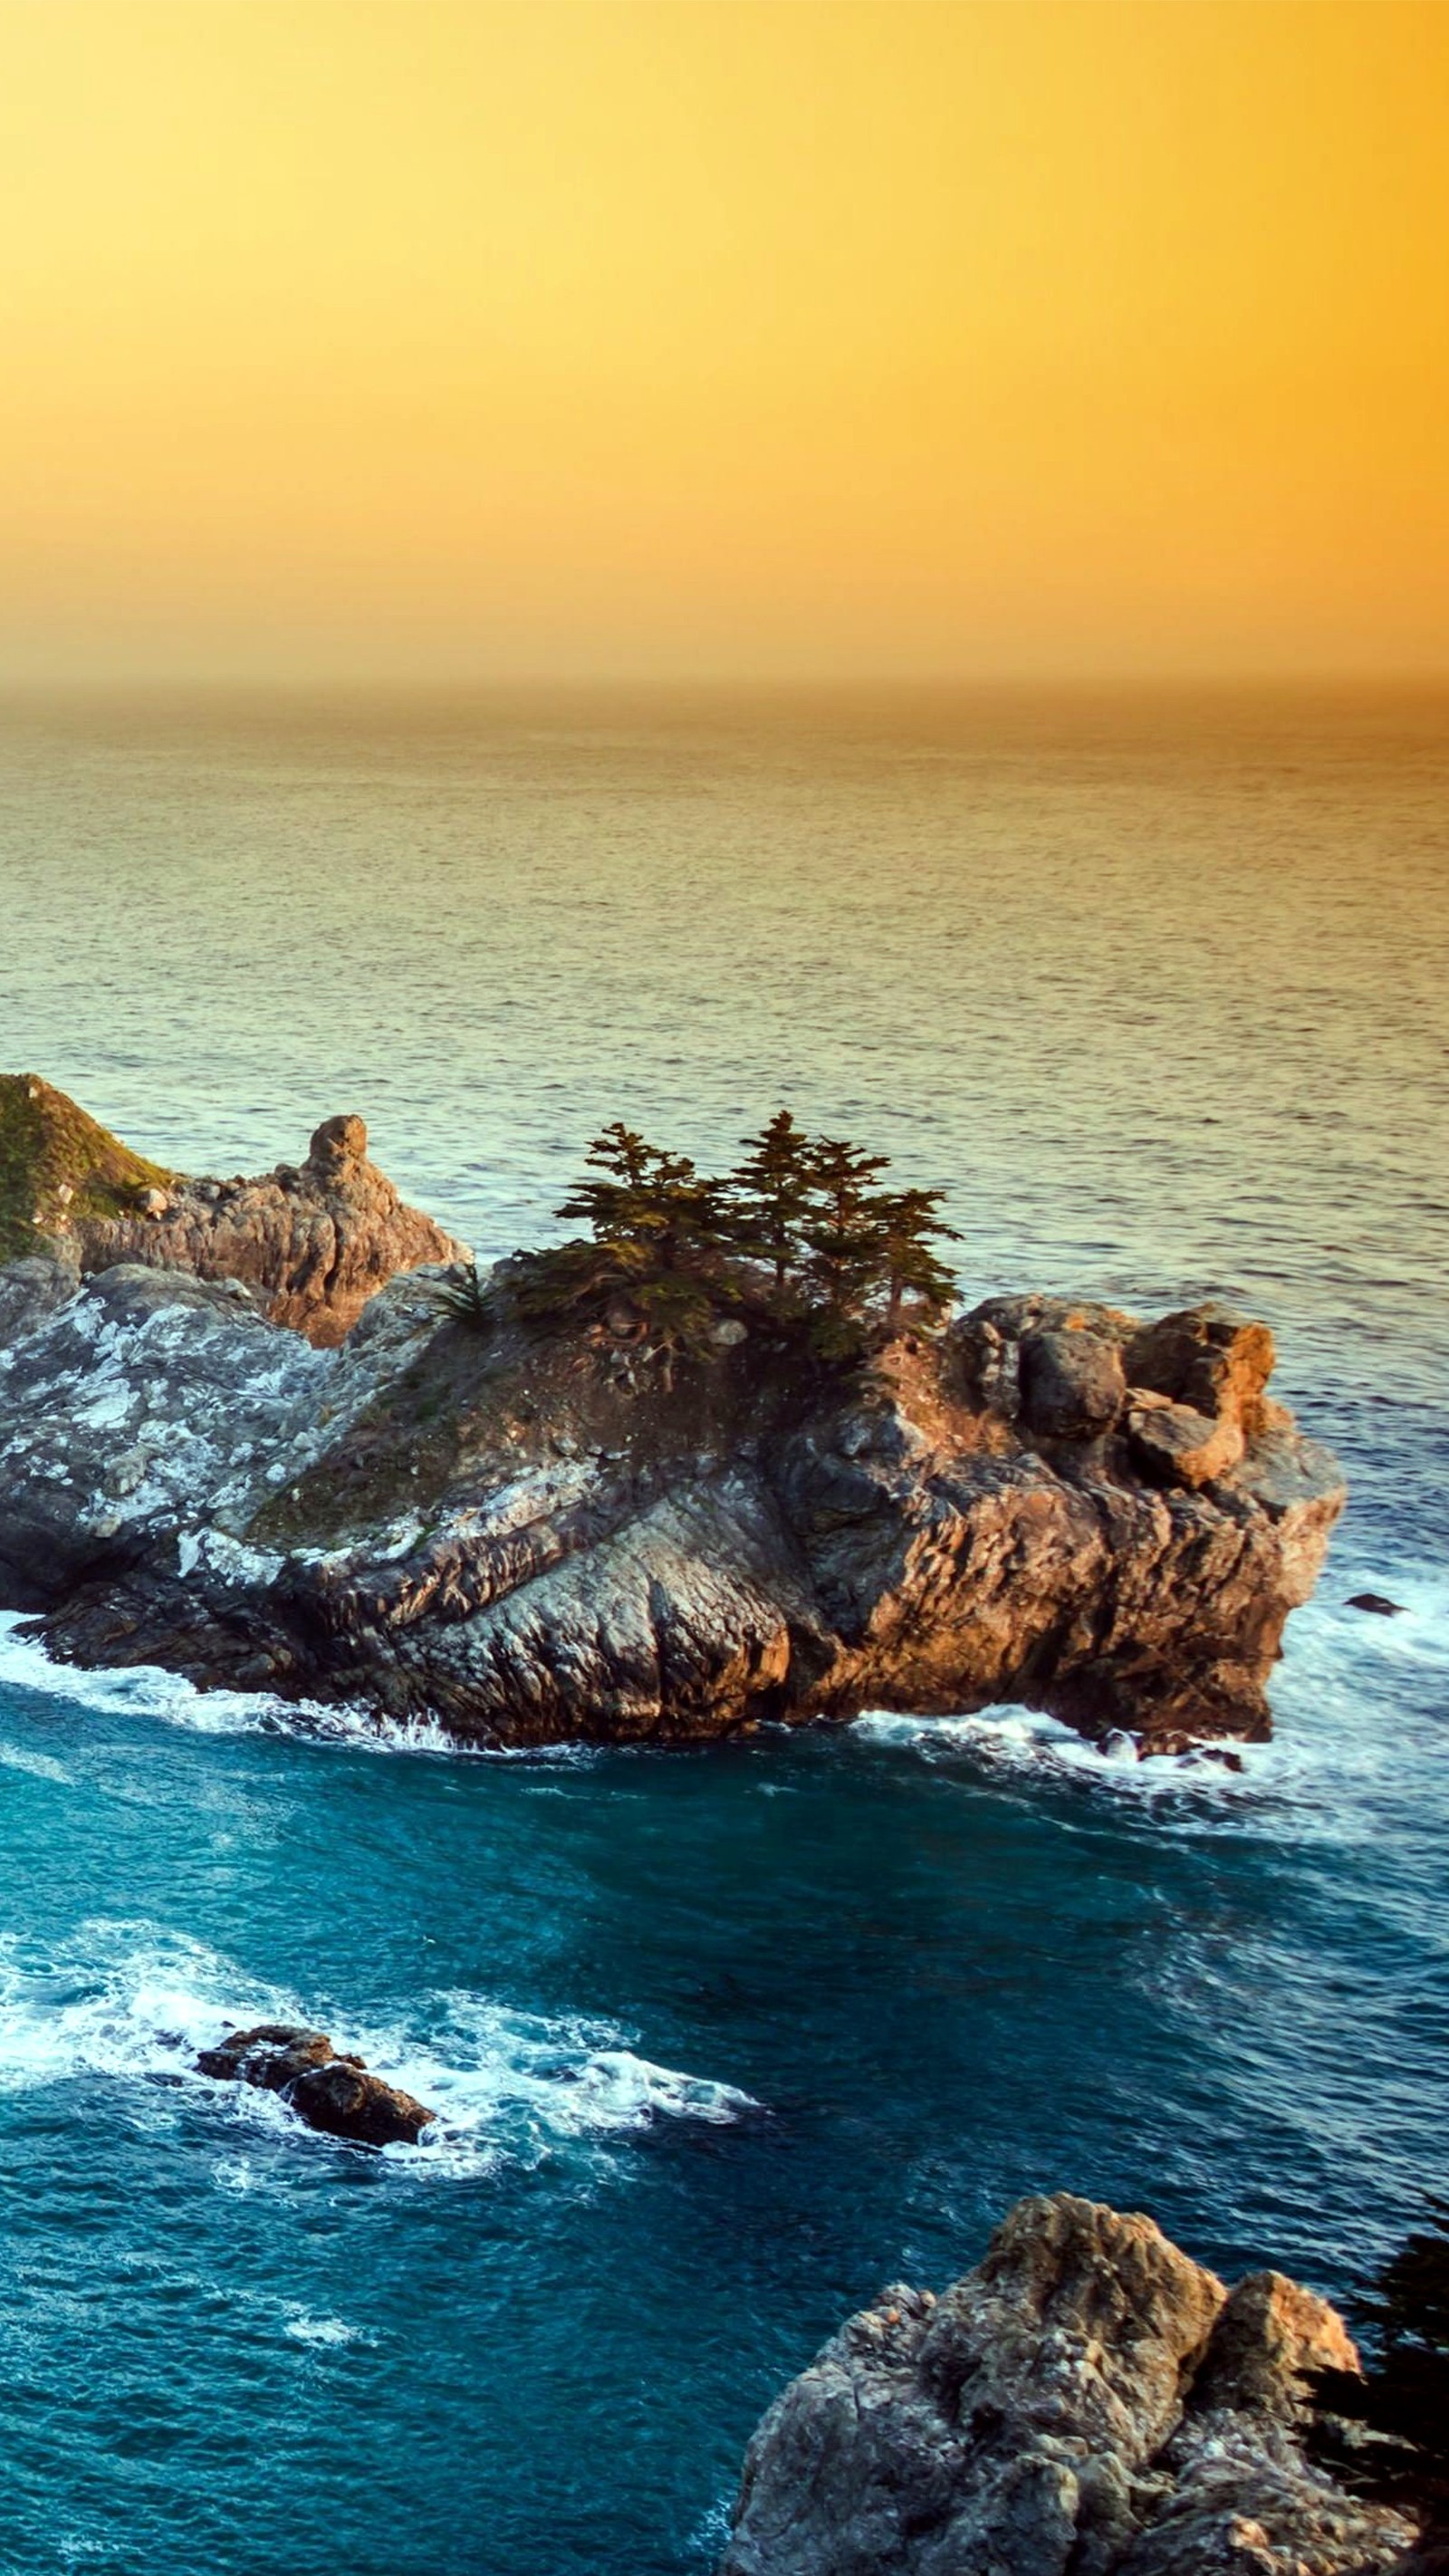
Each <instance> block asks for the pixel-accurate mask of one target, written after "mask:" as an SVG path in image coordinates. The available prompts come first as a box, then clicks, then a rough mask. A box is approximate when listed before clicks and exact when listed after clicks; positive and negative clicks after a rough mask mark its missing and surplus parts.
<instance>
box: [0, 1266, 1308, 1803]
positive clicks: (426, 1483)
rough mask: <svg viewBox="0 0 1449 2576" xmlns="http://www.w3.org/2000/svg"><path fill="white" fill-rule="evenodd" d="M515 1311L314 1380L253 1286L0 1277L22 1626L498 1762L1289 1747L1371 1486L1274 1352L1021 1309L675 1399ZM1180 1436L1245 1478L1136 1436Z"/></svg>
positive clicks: (6, 1437)
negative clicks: (1293, 1654) (579, 1750)
mask: <svg viewBox="0 0 1449 2576" xmlns="http://www.w3.org/2000/svg"><path fill="white" fill-rule="evenodd" d="M509 1283H510V1273H509V1268H508V1265H503V1266H502V1267H501V1268H500V1270H499V1272H498V1273H496V1274H495V1276H494V1280H493V1283H492V1284H491V1286H490V1290H489V1295H488V1300H487V1303H486V1310H485V1312H484V1313H483V1314H482V1316H481V1317H480V1319H479V1320H480V1324H481V1329H479V1330H475V1331H470V1330H468V1329H467V1328H466V1326H465V1324H464V1323H462V1322H460V1321H458V1320H457V1319H455V1318H452V1317H450V1316H449V1315H448V1314H447V1313H446V1312H444V1311H442V1309H441V1308H440V1305H439V1301H438V1297H437V1294H436V1278H435V1276H432V1275H430V1274H429V1273H428V1272H426V1271H425V1272H423V1273H421V1274H419V1275H416V1276H412V1277H407V1278H402V1279H397V1280H394V1281H393V1282H392V1283H391V1285H389V1286H388V1287H387V1288H385V1289H383V1290H382V1291H381V1293H380V1294H378V1295H377V1296H375V1297H373V1298H372V1300H371V1301H370V1303H369V1304H368V1305H367V1307H366V1308H365V1310H364V1312H363V1314H362V1317H361V1320H360V1321H359V1322H358V1323H357V1325H356V1326H355V1327H354V1329H353V1331H352V1332H351V1333H350V1334H349V1335H348V1336H347V1338H346V1340H345V1341H344V1342H343V1343H342V1344H341V1345H340V1347H337V1348H316V1347H313V1346H312V1345H311V1344H309V1342H308V1341H307V1340H305V1339H303V1338H302V1337H301V1336H300V1335H298V1334H297V1333H294V1332H291V1331H287V1330H284V1329H281V1328H279V1327H278V1326H277V1324H276V1323H275V1322H273V1321H269V1320H267V1318H266V1317H264V1316H263V1315H262V1314H260V1313H259V1312H258V1311H257V1310H256V1303H255V1299H254V1297H253V1296H252V1294H251V1293H250V1292H249V1291H248V1290H247V1289H246V1288H244V1287H242V1286H239V1285H238V1283H236V1282H231V1283H228V1284H210V1283H207V1282H204V1281H201V1280H199V1279H197V1278H195V1277H192V1276H181V1275H178V1274H173V1273H164V1272H161V1271H158V1270H154V1269H150V1268H143V1267H138V1266H136V1265H133V1264H128V1263H123V1264H118V1265H116V1266H113V1267H111V1268H109V1269H107V1270H105V1271H103V1272H102V1273H100V1274H99V1275H95V1276H90V1277H87V1278H85V1279H83V1280H81V1281H80V1282H79V1283H78V1284H77V1282H76V1280H75V1277H74V1274H73V1273H71V1272H67V1271H66V1270H64V1269H63V1268H62V1267H60V1266H58V1265H57V1264H55V1263H53V1262H52V1263H46V1262H44V1261H30V1262H22V1263H17V1264H14V1265H12V1267H11V1268H10V1269H9V1270H6V1271H0V1600H3V1601H4V1602H5V1603H7V1604H9V1605H10V1606H12V1607H16V1606H18V1607H24V1608H29V1609H36V1610H40V1611H43V1612H44V1613H45V1617H46V1627H45V1633H46V1635H47V1637H48V1638H49V1640H50V1642H51V1644H52V1646H53V1647H54V1649H55V1650H56V1651H57V1652H60V1653H62V1654H69V1655H72V1656H75V1657H78V1658H80V1659H82V1660H85V1661H88V1662H97V1663H119V1662H157V1663H163V1664H167V1665H170V1666H173V1667H175V1668H178V1669H180V1670H182V1671H184V1672H186V1673H188V1674H190V1675H192V1676H193V1677H194V1678H195V1679H196V1680H197V1681H199V1682H201V1683H203V1684H220V1683H226V1684H233V1685H240V1686H243V1687H268V1688H271V1689H273V1690H276V1691H280V1692H282V1693H284V1694H285V1695H287V1696H289V1697H292V1698H297V1699H311V1700H322V1701H333V1702H336V1701H345V1702H348V1703H351V1704H354V1705H357V1706H360V1707H364V1708H371V1709H373V1710H376V1711H378V1712H379V1713H383V1714H386V1715H389V1716H392V1717H396V1718H404V1719H407V1718H414V1717H423V1716H427V1717H435V1718H437V1719H439V1720H440V1721H441V1723H442V1724H443V1725H444V1726H445V1727H447V1728H448V1729H450V1730H451V1731H452V1732H453V1733H454V1734H455V1735H456V1736H458V1737H459V1738H460V1739H467V1740H472V1741H481V1742H484V1743H505V1744H543V1743H551V1742H557V1741H560V1740H563V1739H567V1738H570V1737H591V1738H594V1739H602V1740H618V1741H638V1740H641V1739H645V1738H657V1739H661V1740H670V1741H675V1742H680V1741H690V1740H696V1739H702V1738H706V1737H710V1736H715V1735H719V1734H721V1733H724V1732H727V1731H728V1730H730V1729H733V1728H736V1727H739V1726H741V1725H749V1724H753V1723H755V1722H757V1721H760V1720H766V1719H768V1720H784V1721H796V1720H803V1719H813V1718H841V1717H849V1716H852V1715H854V1714H856V1713H857V1712H859V1711H860V1710H862V1709H866V1708H902V1709H911V1710H915V1711H922V1712H931V1711H939V1712H959V1711H962V1710H970V1709H973V1708H980V1707H983V1706H985V1705H987V1704H989V1703H991V1702H995V1701H1001V1700H1016V1701H1023V1702H1026V1703H1027V1704H1029V1705H1031V1706H1034V1707H1041V1708H1046V1709H1050V1710H1052V1711H1054V1712H1056V1713H1057V1714H1059V1715H1061V1716H1063V1717H1066V1718H1067V1719H1069V1720H1070V1721H1071V1722H1072V1723H1074V1724H1075V1725H1077V1726H1079V1727H1080V1728H1081V1729H1082V1730H1083V1731H1084V1732H1086V1733H1087V1734H1089V1735H1095V1736H1101V1735H1103V1734H1105V1733H1106V1732H1107V1731H1108V1730H1110V1729H1113V1728H1125V1729H1128V1730H1130V1731H1131V1732H1132V1733H1133V1734H1134V1735H1135V1736H1136V1737H1137V1738H1138V1739H1139V1740H1140V1743H1141V1747H1142V1749H1143V1750H1144V1751H1149V1752H1150V1751H1163V1750H1180V1749H1181V1748H1182V1746H1183V1745H1184V1744H1185V1743H1186V1742H1187V1741H1189V1740H1191V1739H1195V1738H1201V1737H1205V1736H1206V1737H1214V1736H1216V1737H1221V1736H1255V1735H1262V1734H1264V1733H1266V1732H1267V1729H1268V1723H1269V1720H1268V1707H1267V1699H1266V1695H1265V1684H1266V1682H1267V1679H1268V1676H1269V1674H1270V1672H1271V1669H1272V1665H1273V1661H1274V1658H1275V1656H1276V1654H1277V1651H1278V1646H1279V1639H1280V1636H1281V1633H1282V1629H1283V1624H1284V1621H1285V1619H1286V1617H1287V1614H1288V1612H1289V1610H1290V1609H1291V1608H1292V1607H1293V1605H1294V1604H1295V1603H1297V1602H1301V1601H1302V1600H1304V1599H1305V1598H1306V1597H1307V1595H1308V1593H1309V1591H1310V1590H1311V1589H1312V1586H1313V1583H1314V1580H1315V1578H1316V1575H1317V1572H1318V1569H1319V1566H1320V1564H1321V1562H1322V1558H1323V1553H1324V1549H1325V1546H1326V1544H1327V1539H1328V1533H1329V1531H1330V1528H1331V1526H1332V1524H1333V1521H1334V1519H1335V1517H1336V1515H1337V1513H1338V1511H1339V1510H1340V1508H1341V1505H1342V1501H1343V1486H1342V1481H1341V1478H1340V1477H1339V1474H1338V1471H1337V1469H1336V1467H1335V1465H1334V1462H1333V1460H1332V1459H1331V1458H1330V1457H1329V1456H1328V1454H1327V1453H1326V1452H1325V1451H1324V1450H1322V1449H1320V1448H1319V1447H1318V1446H1317V1445H1316V1444H1315V1443H1314V1442H1312V1441H1311V1440H1308V1439H1305V1438H1304V1437H1303V1436H1302V1435H1300V1434H1299V1433H1298V1432H1297V1431H1296V1430H1295V1428H1294V1426H1293V1424H1292V1421H1291V1418H1290V1417H1289V1416H1288V1415H1287V1414H1286V1413H1285V1412H1284V1411H1283V1410H1282V1409H1281V1408H1280V1407H1278V1406H1276V1405H1274V1404H1273V1403H1272V1402H1271V1401H1270V1400H1269V1399H1268V1397H1267V1395H1266V1393H1265V1391H1264V1390H1265V1385H1266V1380H1267V1373H1268V1370H1269V1368H1270V1366H1271V1361H1272V1344H1271V1340H1270V1338H1269V1336H1268V1334H1267V1332H1266V1330H1265V1329H1264V1327H1262V1326H1261V1325H1259V1324H1256V1323H1253V1322H1251V1321H1247V1320H1245V1319H1243V1318H1240V1317H1236V1316H1234V1315H1232V1314H1230V1313H1228V1312H1227V1311H1226V1310H1223V1309H1221V1308H1217V1307H1200V1308H1194V1309H1190V1310H1186V1311H1185V1312H1183V1313H1181V1314H1178V1315H1175V1316H1172V1317H1168V1318H1166V1319H1164V1320H1163V1321H1162V1322H1160V1323H1158V1324H1154V1325H1142V1324H1140V1323H1139V1322H1138V1321H1137V1320H1136V1319H1135V1318H1133V1317H1130V1316H1127V1315H1123V1314H1120V1313H1118V1312H1117V1311H1115V1310H1113V1309H1109V1308H1104V1307H1098V1306H1077V1307H1074V1306H1072V1305H1070V1304H1069V1303H1067V1302H1066V1301H1063V1300H1060V1299H1057V1300H1053V1299H1047V1298H1016V1299H1003V1298H998V1299H992V1300H989V1301H988V1302H987V1303H986V1304H985V1305H984V1306H981V1307H979V1308H978V1309H977V1310H976V1311H975V1312H974V1313H973V1314H971V1315H968V1316H966V1317H965V1318H963V1319H962V1320H961V1321H960V1322H959V1323H958V1324H956V1325H954V1326H952V1327H951V1328H950V1329H948V1330H947V1331H945V1332H943V1333H940V1334H937V1335H930V1336H925V1335H920V1334H913V1333H907V1334H904V1335H903V1336H902V1337H901V1338H899V1339H898V1340H897V1341H895V1342H894V1343H892V1344H890V1345H889V1346H888V1347H886V1348H885V1349H882V1350H878V1351H877V1352H876V1353H875V1354H874V1355H873V1356H872V1357H871V1358H870V1359H869V1360H868V1362H867V1363H865V1364H864V1365H862V1366H859V1367H856V1368H853V1369H850V1370H842V1369H839V1368H828V1367H825V1366H823V1365H821V1364H817V1363H814V1362H811V1361H810V1360H809V1358H808V1357H807V1356H805V1355H803V1354H802V1352H801V1350H800V1347H799V1345H798V1344H795V1345H793V1346H791V1347H790V1348H788V1349H785V1348H782V1346H781V1344H780V1340H779V1336H778V1335H777V1334H774V1333H772V1331H771V1329H770V1328H769V1326H768V1324H767V1322H766V1321H765V1320H763V1319H762V1318H761V1317H760V1316H759V1315H758V1314H755V1313H753V1312H751V1313H749V1314H748V1315H747V1316H746V1317H745V1318H743V1319H741V1318H739V1317H737V1318H734V1319H732V1328H731V1331H730V1332H729V1334H728V1336H720V1337H719V1339H718V1340H717V1342H716V1344H715V1345H714V1346H713V1348H712V1351H711V1354H710V1356H708V1357H707V1358H703V1359H700V1360H698V1361H697V1362H693V1363H691V1364H690V1365H689V1366H687V1367H682V1368H680V1369H679V1370H678V1371H677V1372H676V1373H675V1375H674V1376H673V1378H672V1380H671V1379H670V1377H669V1374H668V1372H664V1371H659V1370H655V1371H653V1372H651V1371H650V1370H649V1368H648V1367H647V1365H646V1364H645V1363H644V1362H643V1360H642V1359H641V1358H640V1357H639V1354H638V1353H637V1351H635V1350H634V1349H633V1348H632V1346H631V1348H630V1349H629V1350H627V1351H621V1350H619V1349H616V1348H615V1347H614V1346H613V1344H612V1343H611V1341H610V1337H609V1330H608V1327H607V1325H606V1324H600V1323H595V1324H591V1325H589V1326H587V1327H585V1326H584V1325H568V1324H565V1323H559V1322H557V1321H550V1322H538V1321H531V1320H529V1318H528V1317H526V1316H525V1315H522V1314H520V1312H519V1311H518V1308H517V1305H516V1302H515V1301H514V1300H513V1299H512V1296H511V1291H510V1284H509ZM1204 1408H1210V1410H1204ZM1174 1410H1181V1411H1183V1412H1190V1413H1191V1414H1193V1415H1194V1416H1195V1417H1199V1418H1200V1419H1201V1421H1202V1422H1204V1423H1205V1424H1207V1425H1208V1429H1209V1435H1210V1437H1211V1438H1215V1439H1217V1440H1218V1441H1219V1443H1220V1450H1221V1456H1222V1458H1223V1459H1224V1460H1227V1461H1229V1463H1226V1464H1222V1463H1220V1464H1218V1465H1217V1466H1216V1467H1214V1468H1213V1469H1212V1470H1211V1472H1209V1470H1208V1469H1207V1468H1206V1467H1205V1465H1204V1462H1203V1459H1202V1456H1201V1454H1200V1448H1201V1444H1200V1443H1199V1444H1198V1446H1197V1447H1192V1446H1189V1447H1187V1448H1186V1449H1180V1448H1176V1447H1172V1446H1166V1447H1164V1446H1163V1445H1162V1444H1160V1443H1157V1444H1154V1442H1153V1441H1152V1440H1150V1439H1148V1438H1147V1437H1146V1436H1145V1435H1144V1432H1143V1429H1142V1424H1143V1423H1144V1422H1146V1423H1148V1424H1150V1425H1155V1424H1157V1423H1158V1422H1160V1421H1162V1420H1164V1419H1166V1418H1167V1416H1168V1414H1169V1413H1170V1412H1172V1411H1174Z"/></svg>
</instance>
